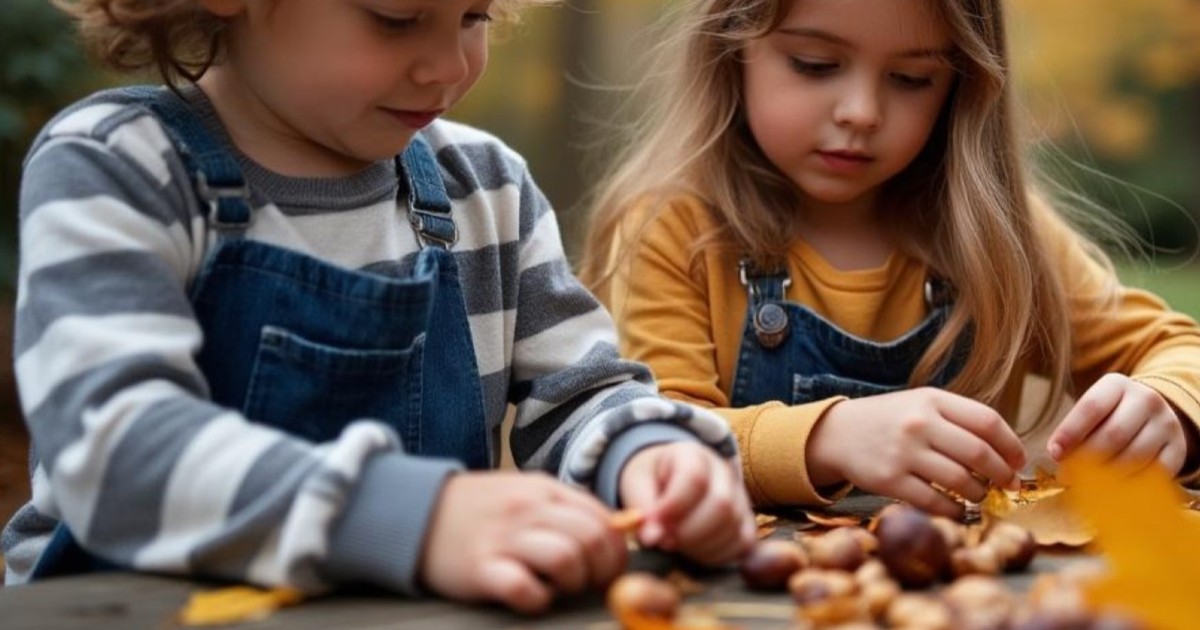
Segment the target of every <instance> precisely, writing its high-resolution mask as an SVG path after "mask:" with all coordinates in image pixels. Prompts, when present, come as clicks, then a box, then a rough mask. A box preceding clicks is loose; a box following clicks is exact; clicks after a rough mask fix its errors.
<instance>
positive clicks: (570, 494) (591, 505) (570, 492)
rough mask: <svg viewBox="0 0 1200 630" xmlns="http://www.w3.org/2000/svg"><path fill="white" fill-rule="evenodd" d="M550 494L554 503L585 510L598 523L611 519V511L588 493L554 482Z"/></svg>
mask: <svg viewBox="0 0 1200 630" xmlns="http://www.w3.org/2000/svg"><path fill="white" fill-rule="evenodd" d="M550 492H551V499H552V500H553V501H555V502H558V503H564V504H566V505H570V506H573V507H575V508H577V509H580V510H584V511H586V512H587V513H589V514H590V515H592V516H593V517H594V518H595V519H596V520H597V521H607V519H608V517H609V509H608V508H607V507H605V505H604V504H603V503H601V502H600V500H599V499H597V498H596V497H594V496H592V495H591V494H588V493H587V492H584V491H582V490H578V489H576V488H572V487H570V486H566V485H563V484H561V483H558V482H554V485H553V486H552V488H551V491H550Z"/></svg>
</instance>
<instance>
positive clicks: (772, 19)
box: [580, 0, 1097, 426]
mask: <svg viewBox="0 0 1200 630" xmlns="http://www.w3.org/2000/svg"><path fill="white" fill-rule="evenodd" d="M929 1H930V2H932V3H933V6H934V7H935V8H936V10H937V13H938V15H939V16H940V17H941V19H943V20H944V22H945V24H946V25H947V28H948V30H949V31H950V32H951V37H952V39H953V41H954V44H955V46H956V48H957V53H956V64H957V70H958V76H957V81H956V85H955V88H954V90H953V91H952V93H951V95H950V97H949V98H948V99H947V103H946V105H945V108H944V110H943V112H942V114H941V117H940V119H939V121H938V123H937V125H936V126H935V128H934V130H933V132H932V133H931V135H930V138H929V141H928V143H927V145H926V146H925V148H924V149H923V151H922V153H921V154H920V155H919V156H918V157H917V159H915V160H914V162H913V163H912V164H911V165H909V167H908V168H907V169H906V170H905V171H904V172H902V173H900V174H899V175H897V176H896V177H895V178H893V180H892V181H890V182H888V184H887V186H888V192H887V195H886V197H885V198H888V199H890V200H893V202H894V203H895V204H896V207H894V208H889V209H888V212H886V213H884V214H885V216H887V217H888V219H887V220H888V221H889V222H890V223H891V225H890V226H889V227H890V228H891V230H892V233H893V235H894V236H895V237H896V238H897V240H898V242H899V244H900V247H901V248H902V250H903V251H905V252H906V253H907V254H909V255H912V256H914V257H916V258H918V259H920V260H923V261H924V262H926V263H927V264H928V265H929V267H930V269H931V271H932V272H933V273H936V274H938V275H940V276H942V277H944V278H945V279H947V280H949V281H950V282H951V283H952V284H953V285H954V287H955V288H956V292H957V300H956V302H955V304H954V307H953V310H952V314H951V316H950V318H949V320H948V322H947V324H946V326H945V327H944V329H943V330H942V331H941V333H940V334H939V335H938V336H937V338H936V339H935V340H934V341H933V343H932V344H931V345H930V347H929V349H928V350H927V351H926V353H925V355H924V356H923V357H922V359H921V361H920V362H919V363H918V365H917V366H916V368H915V370H914V372H913V374H912V377H911V381H910V384H912V385H914V386H915V385H920V384H924V383H928V382H930V381H931V380H932V377H933V376H934V375H935V374H936V373H937V371H938V369H939V368H940V367H941V366H942V365H944V364H945V362H946V361H947V360H948V358H949V356H950V353H951V352H952V351H953V349H954V346H955V340H956V339H958V338H959V336H960V335H962V334H963V333H964V332H967V331H969V330H973V331H974V343H973V346H972V348H971V352H970V355H969V357H968V358H967V361H966V364H965V365H964V367H963V369H962V371H961V372H960V373H959V374H958V375H957V377H955V378H954V380H953V381H952V382H951V383H950V384H949V386H948V388H949V389H950V390H952V391H955V392H958V393H960V394H963V395H966V396H969V397H971V398H974V399H977V400H981V401H984V402H986V403H988V404H993V405H995V404H998V402H999V400H1000V398H1001V395H1002V393H1003V390H1004V386H1005V383H1006V381H1007V380H1008V379H1007V376H1008V375H1010V374H1012V372H1013V371H1014V370H1015V369H1016V366H1017V364H1018V363H1019V362H1020V361H1021V360H1022V359H1024V358H1031V359H1036V360H1037V362H1038V364H1039V365H1040V366H1041V368H1042V369H1044V370H1045V372H1046V374H1047V375H1048V376H1049V378H1050V381H1051V390H1052V391H1051V395H1050V397H1049V398H1048V399H1047V404H1046V405H1044V406H1043V409H1042V414H1041V416H1040V417H1039V419H1038V421H1037V423H1036V424H1035V426H1038V425H1041V424H1042V423H1043V422H1045V421H1047V420H1048V419H1049V416H1050V413H1051V412H1052V411H1053V407H1054V405H1052V404H1051V401H1057V400H1058V399H1059V397H1060V396H1061V394H1062V393H1063V392H1064V391H1065V389H1066V383H1067V379H1068V375H1069V366H1070V357H1069V355H1070V347H1071V338H1072V335H1071V327H1070V322H1069V319H1068V304H1067V297H1066V294H1065V291H1064V287H1063V286H1061V283H1060V281H1059V279H1058V277H1057V275H1056V274H1055V273H1054V270H1053V265H1052V261H1050V260H1049V259H1048V257H1047V256H1048V254H1047V252H1046V251H1045V250H1044V247H1043V241H1042V240H1040V238H1039V231H1041V230H1044V229H1045V228H1047V227H1049V224H1048V222H1050V223H1055V224H1057V225H1060V226H1061V225H1062V224H1061V223H1059V219H1058V218H1057V217H1056V216H1054V213H1053V211H1051V210H1050V209H1049V208H1048V207H1044V204H1042V203H1040V202H1037V201H1036V198H1034V197H1033V196H1032V195H1030V194H1029V191H1030V190H1031V188H1030V187H1028V185H1027V182H1026V179H1027V177H1026V173H1025V165H1024V161H1023V159H1022V155H1021V153H1020V151H1019V150H1018V143H1017V140H1016V134H1015V131H1014V126H1015V125H1014V112H1013V109H1014V108H1013V105H1012V102H1011V100H1012V95H1011V89H1012V83H1011V78H1010V76H1009V59H1008V54H1007V50H1006V42H1005V27H1004V16H1003V12H1002V8H1001V5H1002V0H929ZM790 6H791V5H790V0H683V1H681V2H680V3H679V4H678V5H677V6H676V10H675V11H673V12H671V13H670V14H669V15H667V16H665V19H664V21H663V24H665V25H667V27H668V28H669V29H670V31H671V32H670V33H669V34H667V35H666V36H665V37H663V38H661V39H660V40H659V41H660V42H661V43H660V44H659V45H658V46H656V47H655V49H654V51H653V52H654V54H653V60H652V61H651V62H650V63H648V64H646V67H650V68H654V69H655V71H654V73H653V74H652V75H650V76H648V77H646V78H645V79H644V80H643V81H642V82H641V83H640V84H639V86H638V87H639V88H640V90H639V92H644V93H646V94H648V98H646V99H645V100H644V101H637V103H638V105H639V106H641V107H644V109H642V110H641V113H640V114H639V115H638V116H637V117H636V118H635V122H634V123H633V124H631V125H629V126H628V128H627V129H626V131H627V134H628V135H627V136H624V137H622V138H621V140H622V141H623V142H624V145H623V146H624V148H623V149H622V150H620V151H617V152H616V154H615V157H614V161H613V164H612V166H611V167H610V170H609V171H608V173H607V174H606V175H605V177H604V178H603V179H602V181H601V185H600V186H599V187H598V188H597V190H596V192H595V197H594V199H593V200H592V201H591V204H590V205H591V207H592V211H593V214H592V216H591V223H590V226H589V233H588V235H587V239H586V243H587V248H586V250H585V252H584V256H583V259H582V261H581V268H580V273H581V276H582V277H583V279H584V281H585V282H587V283H588V284H589V285H591V287H592V288H593V289H595V290H597V291H598V292H600V293H601V294H603V292H604V291H605V290H606V288H607V283H608V280H609V279H610V278H611V277H612V274H614V273H616V272H617V271H618V270H619V269H620V265H622V264H625V263H627V262H628V261H629V255H630V250H631V249H632V248H633V247H634V246H636V242H637V235H638V232H639V231H640V230H641V229H643V228H644V227H645V226H646V225H647V224H648V223H649V222H650V221H652V220H653V219H654V216H655V213H656V212H658V211H661V209H662V208H663V207H664V206H665V205H666V204H667V203H669V202H670V201H671V200H673V199H678V198H680V197H682V196H692V197H694V198H696V199H699V200H700V201H701V202H703V203H704V204H705V205H706V206H707V208H708V209H709V211H710V212H711V213H712V215H713V216H714V218H715V219H716V221H717V223H718V224H719V225H720V226H721V227H720V229H719V230H718V231H717V232H715V233H713V234H708V235H705V236H704V237H703V238H702V242H699V243H696V244H695V248H694V250H693V260H697V259H698V254H699V252H700V251H701V250H702V249H705V248H708V247H714V246H715V247H722V248H727V249H733V250H736V251H737V252H738V253H739V254H744V255H747V256H749V257H750V258H751V259H752V260H753V261H754V262H755V263H756V264H759V265H765V266H767V267H772V266H781V265H783V264H784V262H785V259H786V252H787V251H788V249H789V248H790V246H791V245H792V244H793V243H794V239H795V238H796V237H797V234H796V232H795V222H794V221H793V218H794V215H795V212H796V209H797V208H798V207H799V203H800V200H799V197H798V193H797V191H796V188H795V185H794V184H793V183H792V182H791V181H789V180H788V179H787V178H786V177H785V176H784V175H783V174H782V173H780V172H779V171H778V169H776V168H775V167H774V166H773V165H772V164H771V163H770V162H769V161H768V160H767V158H766V157H765V156H764V155H763V154H762V152H761V151H760V150H759V149H758V147H757V145H756V143H755V141H754V139H753V136H752V135H751V133H750V131H749V129H748V127H747V124H746V121H745V116H744V113H743V111H742V104H741V86H742V68H741V60H740V50H741V49H742V47H743V45H744V44H745V42H746V41H748V40H750V39H754V38H758V37H762V36H764V35H766V34H768V33H770V32H771V31H772V30H774V29H775V28H776V27H778V26H779V24H780V23H781V22H782V20H783V19H784V18H785V17H786V15H787V13H788V11H789V9H790ZM634 208H637V209H639V210H642V211H646V212H645V213H644V214H641V215H639V216H640V217H641V218H640V219H638V220H636V221H631V220H630V219H629V217H630V215H629V211H630V210H631V209H634ZM647 210H648V211H647ZM1089 251H1092V252H1093V253H1096V252H1097V250H1095V249H1094V248H1090V249H1089Z"/></svg>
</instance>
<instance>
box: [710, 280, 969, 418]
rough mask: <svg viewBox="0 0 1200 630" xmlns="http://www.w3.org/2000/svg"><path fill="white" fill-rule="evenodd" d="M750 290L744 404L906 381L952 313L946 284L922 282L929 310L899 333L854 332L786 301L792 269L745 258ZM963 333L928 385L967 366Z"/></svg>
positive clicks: (800, 399)
mask: <svg viewBox="0 0 1200 630" xmlns="http://www.w3.org/2000/svg"><path fill="white" fill-rule="evenodd" d="M741 278H742V283H743V284H744V285H745V286H746V288H747V292H748V293H749V301H748V302H749V306H748V308H747V312H746V323H745V326H744V327H743V331H742V345H741V347H740V349H739V351H738V359H737V371H736V372H735V375H734V382H733V394H732V397H731V398H732V404H733V406H734V407H746V406H749V405H756V404H761V403H765V402H769V401H773V400H778V401H782V402H784V403H786V404H789V405H799V404H803V403H808V402H813V401H818V400H822V399H825V398H830V397H833V396H848V397H850V398H859V397H862V396H871V395H875V394H882V393H886V392H891V391H896V390H900V389H903V388H905V387H907V386H908V379H909V376H910V375H911V374H912V371H913V368H914V367H916V364H917V362H918V361H919V360H920V358H921V356H922V355H923V354H924V352H925V350H926V349H927V348H928V347H929V344H930V343H932V342H933V339H934V338H935V337H936V336H937V334H938V333H939V332H940V331H941V329H942V326H944V325H945V323H946V319H947V318H948V317H949V314H950V308H951V305H952V299H951V296H950V290H949V287H948V285H946V284H944V282H942V281H941V280H939V279H936V278H931V279H930V280H928V281H926V283H925V300H926V303H927V305H928V306H929V309H930V313H929V315H928V316H927V317H926V318H925V320H924V321H922V322H921V323H920V324H918V325H917V326H916V327H915V328H913V329H912V330H910V331H908V332H907V333H905V334H904V335H902V336H901V337H899V338H898V339H895V340H892V341H888V342H883V343H877V342H874V341H869V340H866V339H863V338H861V337H856V336H855V335H852V334H850V333H848V332H846V331H844V330H842V329H841V328H838V327H837V326H836V325H834V324H833V323H832V322H830V321H828V320H826V319H825V318H823V317H821V316H820V315H818V314H816V313H814V312H813V311H811V310H810V309H808V308H807V307H805V306H802V305H800V304H795V303H791V302H787V301H786V300H785V297H784V295H785V290H786V288H787V286H788V285H789V284H791V280H790V279H789V278H788V275H787V272H786V271H783V272H778V273H769V274H759V273H755V272H754V271H753V270H752V267H751V265H750V264H749V262H748V261H743V262H742V263H741ZM970 338H971V335H970V334H964V335H963V336H962V337H961V338H960V339H959V342H958V343H957V345H956V350H955V352H954V353H953V357H952V358H951V360H950V361H949V362H948V363H947V365H946V366H945V367H944V368H943V369H942V370H940V371H939V373H938V375H937V376H936V377H935V378H934V380H933V382H931V383H930V385H935V386H944V385H945V384H946V383H948V382H949V381H950V380H951V379H952V378H953V377H954V375H956V374H957V373H958V372H959V370H960V369H961V368H962V364H963V361H964V360H965V358H966V354H965V353H966V351H967V350H968V349H969V347H970Z"/></svg>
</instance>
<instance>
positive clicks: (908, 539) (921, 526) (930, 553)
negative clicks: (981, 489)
mask: <svg viewBox="0 0 1200 630" xmlns="http://www.w3.org/2000/svg"><path fill="white" fill-rule="evenodd" d="M875 536H876V538H878V539H879V559H880V560H882V561H883V564H884V565H886V566H887V568H888V572H890V573H891V574H892V577H894V578H896V579H897V580H899V581H900V583H901V584H903V585H905V586H908V587H912V588H924V587H926V586H929V585H930V584H932V583H933V582H934V581H935V580H936V579H937V578H938V577H939V576H941V575H943V574H944V572H945V571H946V570H947V569H948V568H949V562H950V553H949V551H948V550H947V548H946V539H945V538H944V537H943V536H942V534H941V532H940V531H938V529H937V527H935V526H934V525H933V523H932V522H931V520H930V518H929V516H928V515H927V514H925V513H924V512H922V511H921V510H918V509H917V508H914V507H912V506H908V505H900V504H895V505H889V506H888V507H886V508H884V509H883V511H882V512H880V513H879V519H878V521H877V522H876V524H875Z"/></svg>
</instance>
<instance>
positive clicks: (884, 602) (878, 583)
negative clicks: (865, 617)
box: [859, 579, 900, 619]
mask: <svg viewBox="0 0 1200 630" xmlns="http://www.w3.org/2000/svg"><path fill="white" fill-rule="evenodd" d="M859 589H860V590H861V592H862V595H861V596H860V599H861V600H862V602H863V605H865V606H866V607H867V612H868V613H869V614H870V615H871V617H872V618H875V619H878V618H880V617H882V616H883V615H884V613H886V612H887V609H888V607H889V606H891V605H892V602H893V601H895V600H896V598H897V597H899V595H900V585H899V584H896V583H895V582H893V581H892V580H886V579H885V580H872V581H870V582H867V583H865V584H862V585H861V586H860V587H859Z"/></svg>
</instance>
